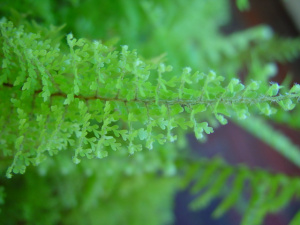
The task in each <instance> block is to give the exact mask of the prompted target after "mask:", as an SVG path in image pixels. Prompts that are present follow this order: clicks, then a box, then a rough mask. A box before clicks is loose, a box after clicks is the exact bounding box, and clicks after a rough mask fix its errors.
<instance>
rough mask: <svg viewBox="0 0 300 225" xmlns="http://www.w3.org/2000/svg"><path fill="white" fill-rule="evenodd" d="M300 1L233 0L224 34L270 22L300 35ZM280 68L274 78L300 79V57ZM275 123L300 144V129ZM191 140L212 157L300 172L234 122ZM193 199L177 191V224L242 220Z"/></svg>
mask: <svg viewBox="0 0 300 225" xmlns="http://www.w3.org/2000/svg"><path fill="white" fill-rule="evenodd" d="M299 3H300V2H299V1H279V0H275V1H274V0H263V1H261V0H251V1H250V9H249V10H246V11H242V12H241V11H240V10H239V9H238V8H237V6H236V2H235V1H234V0H231V4H230V11H231V19H230V22H229V24H226V25H225V26H223V27H222V28H221V30H222V32H224V34H228V35H229V34H231V33H232V32H236V31H238V30H244V29H248V28H251V27H254V26H257V25H262V24H267V25H269V26H270V27H271V28H272V30H273V31H274V32H275V33H276V34H278V35H280V36H283V37H293V38H294V37H298V36H299V19H300V14H299ZM291 10H292V11H291ZM297 10H298V11H297ZM295 12H298V13H295ZM277 68H278V74H277V75H276V77H273V78H272V80H274V81H277V82H279V83H280V82H282V81H283V80H284V79H285V77H286V75H287V74H288V73H290V74H291V75H292V77H293V82H296V83H299V82H300V58H299V57H298V58H297V59H295V60H293V61H292V62H290V63H284V64H283V63H279V62H277ZM299 116H300V115H299ZM272 125H273V127H274V129H276V130H280V131H282V132H283V133H284V134H286V135H287V136H288V137H290V138H291V140H292V141H293V142H294V143H295V144H297V145H300V138H299V137H300V132H299V129H291V128H289V127H287V126H284V125H280V124H275V123H273V124H272ZM189 140H190V145H191V147H192V149H193V150H194V152H196V153H197V154H199V155H201V156H205V157H209V158H210V157H214V156H216V155H221V156H222V157H223V158H225V159H226V161H227V162H230V163H231V164H239V163H245V164H247V165H249V166H250V167H252V168H255V167H259V168H265V169H267V170H268V171H272V172H274V173H284V174H289V175H291V176H299V175H300V170H299V168H298V167H297V166H295V165H293V164H291V163H290V162H289V161H288V160H286V159H285V158H284V157H283V156H282V155H280V154H279V153H277V152H276V151H274V150H273V149H272V147H270V146H268V145H267V144H265V143H264V142H262V141H260V140H259V139H257V138H256V137H254V136H253V135H252V134H250V133H248V132H246V131H245V130H243V129H242V128H240V127H239V126H237V125H236V124H234V123H232V122H229V124H228V125H226V126H222V127H219V129H217V130H216V131H215V132H214V134H213V135H209V136H208V140H207V142H206V143H204V144H199V142H197V140H196V139H195V137H194V136H193V135H190V136H189ZM241 197H242V196H241ZM192 200H193V197H192V196H190V195H189V193H188V191H183V192H181V193H179V194H178V195H177V198H176V207H175V215H176V223H175V224H176V225H183V224H186V225H196V224H197V225H198V224H209V225H224V224H228V225H229V224H230V225H238V224H240V214H239V213H238V212H236V211H235V210H231V211H230V213H228V214H226V216H224V217H223V218H221V219H219V220H216V219H212V218H211V216H210V215H211V214H212V212H213V211H214V209H215V207H216V206H217V205H218V203H219V202H218V201H216V202H215V203H213V204H211V206H210V208H207V209H205V210H201V211H197V212H192V211H190V210H189V209H188V204H189V203H190V202H191V201H192ZM299 209H300V203H299V201H293V202H292V203H291V204H290V205H289V206H288V207H287V208H286V209H284V210H283V211H282V212H281V213H278V214H276V215H272V214H269V215H268V216H267V217H266V219H265V221H264V225H286V224H288V223H289V221H290V219H291V218H292V217H293V216H294V215H295V214H296V212H297V211H298V210H299ZM199 221H201V223H199Z"/></svg>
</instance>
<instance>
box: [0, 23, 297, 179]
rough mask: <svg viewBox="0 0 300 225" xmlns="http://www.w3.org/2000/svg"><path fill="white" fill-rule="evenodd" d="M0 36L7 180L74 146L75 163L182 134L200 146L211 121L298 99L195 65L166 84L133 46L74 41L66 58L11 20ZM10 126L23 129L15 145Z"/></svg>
mask: <svg viewBox="0 0 300 225" xmlns="http://www.w3.org/2000/svg"><path fill="white" fill-rule="evenodd" d="M1 32H2V36H1V40H2V49H3V50H2V54H3V55H4V58H3V60H2V65H3V66H2V69H3V74H4V75H1V76H4V78H2V79H1V80H2V83H1V90H0V91H1V98H2V99H4V101H5V104H9V105H10V106H11V112H10V113H8V112H7V110H6V109H5V108H2V112H1V115H3V116H2V117H1V124H4V125H5V126H6V127H10V128H8V129H5V130H4V132H3V135H4V136H5V137H8V139H6V142H7V146H8V147H7V148H8V149H9V150H7V152H10V153H9V154H10V155H12V156H13V157H14V159H13V162H12V165H11V166H10V167H9V169H8V173H7V176H11V173H12V172H14V173H24V171H25V168H26V166H28V165H29V164H35V165H37V164H39V163H40V162H42V161H43V160H44V159H45V157H46V154H49V155H54V154H57V153H58V152H59V151H61V150H66V149H68V148H72V149H74V151H75V154H74V158H73V161H74V162H75V163H79V162H80V157H87V158H94V157H97V158H103V157H106V156H107V155H108V154H109V152H110V151H111V150H113V151H124V147H123V146H127V151H128V154H133V153H134V152H137V151H141V150H142V148H143V146H147V148H148V149H152V144H153V143H154V142H158V143H160V144H163V143H165V142H173V141H175V140H176V139H177V136H176V129H178V128H177V127H181V128H182V129H187V128H188V127H191V128H193V130H194V132H195V135H196V137H197V138H199V139H201V138H202V137H203V134H204V133H206V134H210V133H212V132H213V129H212V127H210V125H209V124H208V122H207V121H206V120H205V119H203V118H202V117H203V116H204V117H205V115H214V116H215V118H216V119H217V120H218V121H219V122H220V123H221V124H226V123H227V119H226V118H225V117H233V118H240V119H245V118H246V117H248V116H249V115H250V113H256V112H260V113H263V114H265V115H271V114H273V113H275V112H276V110H277V109H276V108H278V106H281V107H282V108H283V109H284V110H291V109H293V108H294V107H295V105H296V103H297V101H298V99H299V97H300V88H299V85H295V86H294V87H293V88H292V89H291V90H290V91H289V92H288V93H280V89H281V86H279V85H278V84H272V85H268V84H260V83H259V82H256V81H252V82H251V83H250V84H249V85H247V86H244V85H243V84H241V83H240V81H239V80H238V79H236V78H233V79H231V80H229V81H228V82H225V81H224V77H222V76H218V75H217V74H216V73H215V72H213V71H211V72H210V73H208V74H201V73H199V72H194V73H192V71H191V69H190V68H184V69H183V72H182V74H181V75H180V76H176V75H174V76H173V77H172V78H171V79H169V80H167V79H164V75H165V74H166V73H170V72H171V70H172V67H170V66H165V65H164V64H159V65H155V64H149V63H147V62H144V61H142V60H141V59H140V58H139V56H138V55H137V53H136V51H129V50H128V47H127V46H123V47H122V50H121V51H120V52H119V51H116V50H114V49H113V47H109V46H105V45H103V44H100V43H99V42H90V41H88V40H85V39H78V40H77V39H75V38H74V37H73V35H72V34H69V35H68V36H67V43H68V45H69V47H70V53H67V54H65V53H63V52H62V51H61V50H60V49H59V47H58V46H51V42H50V41H47V40H43V39H42V38H41V37H40V36H39V35H36V34H33V33H26V32H25V31H24V30H23V28H22V27H20V28H15V27H13V25H12V23H10V22H8V23H5V22H2V23H1ZM9 101H10V102H11V103H8V102H9ZM8 118H10V123H9V124H7V121H8ZM11 127H18V134H17V137H16V140H17V141H16V142H15V136H12V135H15V132H14V134H12V133H11V129H12V128H11Z"/></svg>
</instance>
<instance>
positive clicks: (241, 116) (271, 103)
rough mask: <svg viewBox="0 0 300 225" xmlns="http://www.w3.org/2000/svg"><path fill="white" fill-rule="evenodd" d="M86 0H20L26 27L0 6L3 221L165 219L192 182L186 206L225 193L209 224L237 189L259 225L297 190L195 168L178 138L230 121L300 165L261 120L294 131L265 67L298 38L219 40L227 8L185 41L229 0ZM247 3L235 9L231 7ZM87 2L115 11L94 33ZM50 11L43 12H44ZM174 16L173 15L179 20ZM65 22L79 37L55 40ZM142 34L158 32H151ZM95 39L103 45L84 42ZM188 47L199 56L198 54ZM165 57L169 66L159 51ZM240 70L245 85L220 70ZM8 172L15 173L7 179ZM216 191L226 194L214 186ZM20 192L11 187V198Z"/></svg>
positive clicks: (298, 92)
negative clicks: (180, 191) (247, 193)
mask: <svg viewBox="0 0 300 225" xmlns="http://www.w3.org/2000/svg"><path fill="white" fill-rule="evenodd" d="M25 2H27V1H25ZM97 2H98V1H83V2H80V1H63V2H60V3H57V2H53V1H40V3H39V4H36V5H34V7H33V8H31V9H30V8H29V7H30V3H31V1H28V2H27V3H28V7H27V8H26V7H25V9H26V10H28V11H29V12H30V14H29V15H27V16H25V18H23V17H24V15H23V14H22V13H17V12H16V11H13V15H12V14H7V9H8V8H9V7H13V8H14V9H16V10H18V11H21V8H20V4H21V3H20V2H18V1H14V2H13V3H9V4H7V5H5V4H2V8H1V10H2V13H3V14H5V15H6V16H7V17H9V15H12V16H11V17H9V19H6V18H2V21H1V42H0V45H1V53H0V54H1V62H2V64H1V65H2V68H1V76H0V96H1V102H0V110H1V114H0V115H1V117H0V126H1V127H2V129H1V136H0V141H1V157H2V158H1V162H2V163H1V171H2V172H4V171H6V177H8V178H12V179H10V180H9V179H1V183H0V184H1V185H2V186H1V188H2V189H1V192H0V196H1V197H2V198H1V199H0V200H1V201H0V203H3V199H4V201H5V204H4V206H3V207H2V211H3V212H2V215H1V216H0V221H1V222H2V223H3V224H18V223H20V224H21V223H25V224H58V223H59V224H141V223H145V222H146V223H148V224H163V223H169V222H171V221H172V214H171V210H170V209H171V207H172V198H173V197H174V194H175V192H176V190H178V189H179V188H180V187H187V185H188V184H189V183H190V182H191V181H194V185H193V187H192V188H191V191H192V193H195V194H196V193H198V192H199V191H200V190H203V191H204V193H203V194H202V195H200V196H199V197H198V198H197V199H196V200H195V201H194V202H193V203H192V205H191V206H192V207H193V208H197V209H198V208H203V207H206V206H207V205H208V204H209V203H210V202H211V201H212V200H213V199H215V198H217V197H219V196H222V195H224V196H226V197H225V198H224V200H223V202H222V203H221V204H220V205H219V206H218V208H217V209H216V210H215V212H214V214H213V215H214V216H216V217H219V216H221V215H222V214H224V213H225V212H226V211H227V210H228V209H229V208H231V207H234V206H235V205H236V204H238V201H239V198H238V197H239V194H240V193H241V192H242V191H243V190H244V189H245V188H244V184H245V182H248V183H249V184H250V185H249V187H246V189H247V188H249V189H250V190H251V192H252V195H251V198H250V200H249V204H248V207H247V209H246V210H245V212H243V214H244V216H243V221H242V224H260V223H262V221H263V218H264V216H265V214H266V213H269V212H277V211H278V210H280V209H281V208H282V207H284V206H285V205H286V204H287V203H288V202H289V201H290V199H291V198H292V197H293V196H297V195H299V191H298V190H299V187H300V179H299V178H297V177H296V178H294V177H289V176H286V175H282V174H278V175H277V174H275V175H274V174H271V173H268V172H266V171H264V170H261V169H256V170H251V169H249V168H247V167H246V166H236V167H235V166H231V165H227V164H226V163H225V162H224V161H223V160H221V159H212V160H208V159H202V158H200V159H195V158H194V157H193V156H192V155H191V153H190V152H189V151H188V150H187V142H186V138H185V134H186V133H187V132H190V131H193V132H194V134H195V136H196V137H197V139H199V140H203V139H205V136H206V135H207V134H210V133H212V132H213V130H214V128H217V127H218V126H219V125H220V124H221V125H225V124H226V123H227V120H228V119H231V120H232V121H235V122H236V123H238V124H240V125H241V126H243V127H245V128H246V129H248V130H249V131H251V132H253V133H256V132H257V131H259V132H260V133H261V134H262V135H260V136H261V138H262V139H264V140H265V141H266V142H267V143H271V145H272V146H273V147H274V148H275V150H277V151H279V152H280V153H281V154H282V155H284V156H285V157H286V158H288V159H289V160H290V161H291V162H293V163H294V164H296V165H297V166H300V152H299V148H298V147H297V146H295V145H294V144H293V143H292V142H291V141H289V139H287V138H286V137H285V136H283V135H282V134H281V133H278V132H274V131H272V129H270V127H269V125H268V123H267V120H269V119H273V120H277V121H280V120H282V118H285V120H286V122H287V123H291V124H293V126H296V127H299V125H300V122H299V119H298V120H297V121H295V120H294V117H293V113H291V112H289V111H290V110H294V113H295V115H297V113H298V114H299V107H298V108H296V109H294V107H295V106H296V105H297V104H298V101H299V97H300V85H299V84H294V85H293V86H292V87H290V88H289V83H288V82H286V84H285V85H279V84H277V83H271V84H269V81H268V79H269V78H270V76H272V75H274V74H275V73H276V71H275V70H274V68H275V64H274V63H273V61H274V60H278V61H285V60H291V59H293V58H294V57H295V56H297V55H298V53H299V49H300V40H299V39H294V40H286V39H283V38H279V37H276V36H274V35H273V34H272V32H271V31H270V29H269V28H268V27H265V26H261V27H257V28H254V29H252V30H247V31H245V32H239V33H235V34H232V35H230V36H224V35H222V34H221V33H220V32H219V30H218V26H220V25H222V24H223V23H224V21H226V18H228V13H226V12H224V13H220V14H217V15H218V17H216V18H215V19H214V20H212V21H211V22H208V23H206V25H205V26H204V27H203V30H205V32H206V34H207V33H209V35H199V34H198V33H197V32H195V30H194V29H193V26H194V24H190V23H199V22H202V21H206V19H207V18H209V17H210V16H211V15H215V13H216V11H218V10H219V11H222V10H223V9H225V8H226V7H228V6H227V1H220V2H218V3H214V1H203V2H201V3H199V2H198V1H191V2H190V3H191V5H189V6H187V5H186V3H185V1H180V0H178V1H175V2H171V1H167V0H166V1H153V2H149V1H142V2H141V3H135V1H126V3H125V2H124V1H121V0H120V1H116V2H114V3H112V2H111V1H102V2H101V4H100V3H97ZM245 3H246V2H245V1H239V4H240V7H241V8H244V7H246V6H247V5H245ZM23 4H25V3H23V2H22V6H24V5H23ZM60 4H61V5H60ZM99 4H100V5H99ZM25 6H26V4H25ZM96 6H101V7H102V8H101V9H102V10H103V12H108V11H109V9H114V10H115V11H116V13H114V14H111V15H110V19H107V22H105V23H103V24H100V27H102V28H101V29H100V28H99V25H97V24H98V23H99V21H104V19H105V18H106V17H107V14H104V15H103V14H101V13H96V12H95V11H93V10H92V8H93V7H95V8H97V7H96ZM183 6H184V8H182V7H183ZM47 7H48V9H52V10H48V11H45V10H43V9H45V8H46V9H47ZM178 9H182V10H183V13H182V18H181V17H180V18H177V17H178V14H177V13H178ZM30 10H31V11H30ZM197 10H201V12H203V13H199V11H197ZM196 11H197V13H196ZM41 12H44V13H41ZM55 13H57V14H58V15H59V16H57V15H55ZM164 13H167V15H169V17H164V15H165V14H164ZM83 15H85V16H83ZM184 15H190V16H191V17H193V16H194V15H197V19H196V20H191V17H188V16H187V17H184ZM122 16H124V17H122ZM26 17H29V18H30V17H33V18H34V19H36V20H40V24H38V23H36V22H28V20H26ZM89 17H92V18H89ZM101 17H103V18H101ZM61 18H63V21H60V20H61ZM87 18H89V19H87ZM120 18H123V19H124V18H126V19H125V20H124V21H125V22H123V24H122V23H117V22H116V21H119V20H120ZM166 18H167V20H166ZM99 19H100V20H99ZM101 19H102V20H101ZM9 20H10V21H9ZM11 21H13V22H11ZM162 21H164V22H162ZM62 22H66V26H67V28H65V29H71V30H73V31H74V33H75V34H76V35H78V36H84V34H86V36H88V37H90V38H89V39H85V38H80V39H77V38H75V37H74V35H73V34H71V33H70V34H68V35H67V37H66V41H65V38H63V36H61V34H62V31H61V29H63V27H53V26H52V27H50V28H46V27H47V26H48V25H49V24H52V23H54V24H61V23H62ZM94 27H98V28H99V29H94ZM151 27H154V28H155V29H154V30H153V31H149V29H148V28H151ZM182 29H184V31H185V32H182ZM81 32H82V33H81ZM110 33H111V35H109V34H110ZM99 34H100V35H101V37H103V39H105V40H106V41H103V42H101V41H99V40H94V41H91V40H90V39H91V38H95V37H96V36H97V35H99ZM202 34H205V33H202ZM116 35H119V36H120V39H121V40H120V42H121V43H123V42H124V43H128V44H132V45H133V46H135V47H136V48H137V49H138V50H137V51H136V50H129V49H131V47H130V48H129V47H128V46H127V45H122V46H121V47H119V45H117V44H116V40H115V39H111V38H112V37H113V36H116ZM143 35H144V36H143ZM145 39H146V40H145ZM184 40H186V41H184ZM181 43H182V44H181ZM210 43H214V45H213V46H212V45H210ZM180 44H181V45H180ZM199 44H204V45H203V46H208V47H206V48H205V47H203V46H202V47H201V51H199V49H200V47H199V46H198V45H199ZM274 45H276V46H277V48H276V49H273V48H272V46H274ZM250 48H251V49H252V51H251V57H250V58H249V57H248V54H247V52H248V51H249V49H250ZM137 52H142V54H143V57H146V58H143V57H142V56H141V55H139V54H138V53H137ZM163 52H167V53H168V54H169V55H168V57H166V56H165V55H159V54H161V53H163ZM157 55H159V56H158V57H157ZM147 58H148V59H147ZM166 58H168V60H169V61H168V63H167V62H166V60H167V59H166ZM168 64H172V65H173V67H174V68H173V67H172V66H170V65H168ZM185 65H190V66H191V67H185ZM243 67H246V68H247V69H248V71H249V76H248V77H247V78H246V79H245V82H244V84H242V83H241V82H240V80H239V79H238V78H237V76H236V75H230V74H237V73H238V71H239V70H240V69H241V68H243ZM181 68H183V69H181ZM192 68H193V69H194V68H200V69H201V70H202V71H203V72H197V71H194V70H193V69H192ZM210 68H213V69H214V70H210ZM220 74H222V75H220ZM226 74H229V75H226ZM225 76H226V77H225ZM277 111H278V112H277ZM276 112H277V114H275V113H276ZM274 114H275V115H274ZM276 115H277V117H276ZM270 135H272V136H273V135H276V137H277V138H276V141H274V140H272V137H270ZM175 141H176V143H177V144H174V143H175ZM72 159H73V162H74V163H73V162H72ZM32 165H34V166H36V167H33V166H32ZM25 171H26V173H25ZM19 173H21V174H24V173H25V174H24V175H22V176H19V175H13V174H19ZM230 180H232V183H231V182H230ZM225 182H227V183H228V187H229V189H230V190H227V191H226V190H224V189H223V186H224V185H223V184H224V183H225ZM19 184H21V185H22V187H23V190H22V191H21V192H18V191H16V190H17V188H18V185H19ZM36 196H39V197H38V198H37V197H36ZM45 201H47V204H44V203H45ZM158 212H159V213H158ZM45 213H46V214H47V220H46V221H45V218H44V216H42V214H45ZM299 216H300V213H298V214H297V215H296V217H295V218H294V219H293V221H292V222H291V224H297V222H298V221H299Z"/></svg>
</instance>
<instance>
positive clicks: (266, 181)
mask: <svg viewBox="0 0 300 225" xmlns="http://www.w3.org/2000/svg"><path fill="white" fill-rule="evenodd" d="M185 166H186V174H187V176H188V178H187V177H184V178H183V181H184V184H185V185H186V184H187V183H188V182H187V180H190V181H193V180H194V182H193V185H192V187H191V188H190V189H191V192H192V193H193V194H196V193H200V195H199V196H198V197H196V198H195V200H193V202H192V203H191V207H192V208H193V209H202V208H204V207H207V206H208V205H209V204H210V203H211V202H212V201H213V200H215V199H219V198H220V197H222V198H223V199H222V201H221V203H220V204H219V205H218V206H217V208H216V209H215V211H214V212H213V216H214V217H216V218H218V217H220V216H222V215H223V214H224V213H225V212H226V211H227V210H229V209H230V208H232V207H234V206H236V205H238V204H237V203H238V202H239V201H240V200H241V196H242V195H243V193H249V192H250V193H251V196H250V197H249V203H248V206H247V208H246V209H245V212H244V216H243V218H242V221H241V224H253V225H255V224H262V222H263V219H264V218H265V215H266V214H267V213H275V212H278V211H279V210H281V209H282V208H284V207H285V206H286V205H287V204H288V202H290V200H291V199H292V198H294V197H298V196H299V187H300V179H299V178H298V177H288V176H286V175H283V174H271V173H267V172H266V171H264V170H261V169H249V168H247V167H245V166H244V165H238V166H231V165H228V164H226V163H225V162H224V161H223V160H221V159H219V158H215V159H213V160H207V159H202V160H199V161H193V162H191V161H189V162H188V163H186V164H185ZM196 167H197V168H198V169H197V170H195V168H196ZM191 174H193V175H192V176H191ZM224 184H226V187H228V188H227V189H226V190H225V189H224V187H225V185H224ZM297 217H298V215H297V216H296V217H295V220H296V218H297ZM295 220H294V221H295Z"/></svg>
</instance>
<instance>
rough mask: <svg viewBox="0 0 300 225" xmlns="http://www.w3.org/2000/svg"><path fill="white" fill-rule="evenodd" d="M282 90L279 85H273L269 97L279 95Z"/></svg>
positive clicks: (268, 93) (269, 90)
mask: <svg viewBox="0 0 300 225" xmlns="http://www.w3.org/2000/svg"><path fill="white" fill-rule="evenodd" d="M280 88H282V86H279V85H278V84H277V83H275V84H272V85H271V86H270V87H269V89H268V91H267V93H266V94H267V95H268V96H275V95H277V94H278V92H279V89H280Z"/></svg>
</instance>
